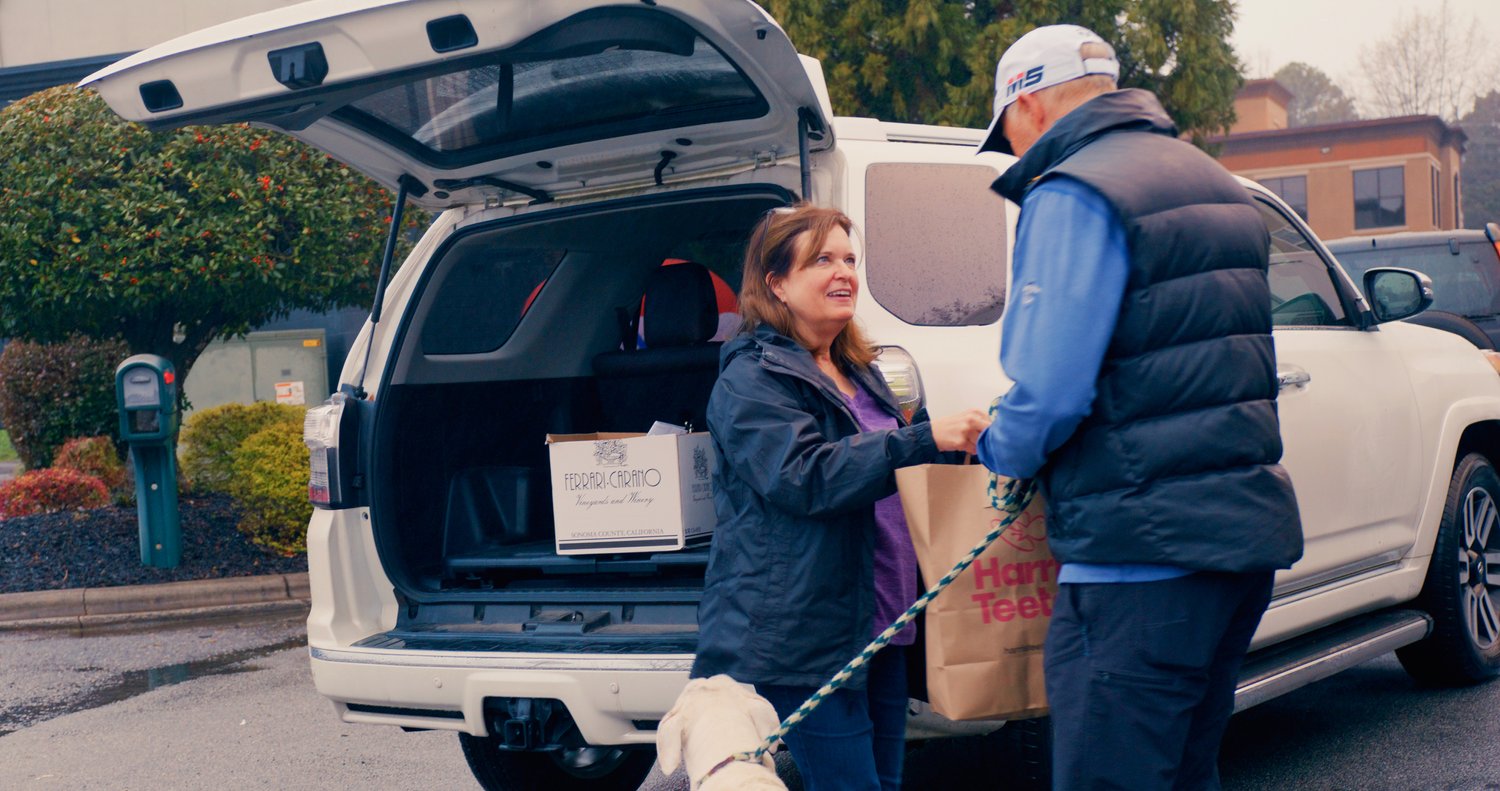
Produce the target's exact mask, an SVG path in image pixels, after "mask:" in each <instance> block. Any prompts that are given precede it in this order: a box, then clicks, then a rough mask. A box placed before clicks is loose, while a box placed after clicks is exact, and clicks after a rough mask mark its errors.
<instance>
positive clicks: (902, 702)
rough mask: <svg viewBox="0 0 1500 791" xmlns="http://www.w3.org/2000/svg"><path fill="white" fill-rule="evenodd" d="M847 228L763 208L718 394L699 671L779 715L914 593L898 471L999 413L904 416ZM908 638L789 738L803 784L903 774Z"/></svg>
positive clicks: (967, 444)
mask: <svg viewBox="0 0 1500 791" xmlns="http://www.w3.org/2000/svg"><path fill="white" fill-rule="evenodd" d="M853 230H854V224H853V222H852V221H851V220H850V219H849V217H848V216H846V215H845V214H844V213H843V212H841V211H838V210H837V209H830V208H820V207H817V206H813V205H810V204H806V203H803V204H798V205H796V206H793V207H791V208H789V209H788V208H781V209H774V210H772V211H770V212H767V213H766V214H765V215H764V216H763V217H762V218H761V220H760V222H759V223H758V224H757V225H756V228H755V230H754V231H753V232H752V233H751V235H750V241H749V244H748V245H747V247H746V251H745V266H744V280H743V284H742V286H741V291H740V313H741V316H742V318H743V319H744V323H743V325H742V327H741V331H740V335H739V336H737V337H736V338H734V339H733V340H731V341H729V342H728V343H726V344H725V345H724V349H723V351H722V352H721V354H720V360H721V362H720V374H719V380H718V382H717V383H716V384H715V385H714V390H713V394H712V396H710V398H709V403H708V425H709V430H710V432H711V433H712V434H713V438H714V446H715V449H716V451H717V455H718V458H719V460H720V465H719V470H718V472H717V474H716V475H715V481H716V483H717V485H718V486H719V490H718V492H717V493H716V495H715V498H714V510H715V512H716V514H717V517H718V526H717V528H716V531H715V534H714V545H713V552H712V554H711V555H710V556H709V562H708V570H707V573H706V577H705V588H704V592H703V599H702V604H701V605H700V607H699V610H698V634H699V639H698V645H697V656H696V658H695V660H694V663H693V670H692V675H693V676H694V677H697V678H705V677H708V676H713V675H717V674H719V673H726V674H728V675H729V676H731V677H733V678H734V679H735V680H736V681H739V682H741V683H748V684H754V685H755V687H756V691H757V692H758V693H760V694H761V695H762V696H764V697H765V698H766V699H768V700H769V701H771V703H772V705H773V706H775V707H776V710H777V714H778V715H779V716H782V717H785V716H786V715H788V714H789V713H790V712H791V711H792V710H793V709H795V708H797V706H799V705H800V704H801V703H802V702H803V701H804V700H806V699H807V698H808V696H809V695H811V694H812V692H813V691H814V690H815V689H816V688H817V686H818V685H820V684H821V683H823V681H825V680H826V679H827V678H828V677H830V676H832V675H833V673H834V672H835V671H837V670H838V669H839V668H840V667H841V666H842V665H843V663H844V662H845V661H846V660H847V659H848V658H849V657H850V656H853V655H854V654H855V653H857V652H858V651H859V649H860V648H861V647H862V646H863V645H864V644H865V642H866V641H868V640H869V639H870V637H871V636H873V635H874V634H876V633H878V632H880V631H881V630H883V629H884V627H885V625H886V624H888V623H890V622H891V621H892V620H894V619H895V618H896V616H898V615H900V614H901V613H902V612H903V611H904V610H905V609H906V608H907V607H908V606H909V605H910V604H911V603H912V601H914V600H915V599H916V596H917V571H916V569H917V564H916V553H915V552H914V550H913V549H912V544H911V537H910V535H909V534H908V532H907V528H906V519H905V517H904V515H903V514H902V510H901V503H900V495H898V494H896V493H895V490H896V485H895V479H894V475H893V473H894V471H895V469H896V468H898V467H905V466H910V465H914V464H923V463H929V462H935V461H938V460H939V453H940V452H943V451H953V450H965V451H969V452H973V450H974V440H975V438H976V437H977V436H978V434H979V432H980V431H982V430H983V429H984V427H985V426H986V425H987V424H988V420H986V419H985V418H984V416H983V415H982V414H981V413H980V412H978V411H977V410H969V411H968V412H964V413H960V414H958V415H953V416H950V417H945V418H940V419H938V420H935V421H933V422H931V423H921V422H919V423H915V424H911V425H908V424H907V422H906V419H905V418H904V417H903V415H902V412H901V410H900V408H899V407H898V405H897V403H896V399H895V397H894V396H893V395H892V394H891V390H890V388H889V387H887V386H886V383H885V381H884V379H882V377H880V376H879V375H877V374H876V372H875V371H874V370H873V368H872V366H871V361H872V360H873V358H874V350H873V349H872V348H871V347H870V344H869V342H868V341H866V340H865V338H864V334H863V333H862V332H861V330H860V328H859V325H858V324H857V323H856V321H855V320H854V308H855V304H856V303H857V301H858V297H859V280H858V277H857V267H858V264H859V258H858V255H857V254H856V252H855V250H854V245H853V242H852V240H851V232H852V231H853ZM747 626H748V628H747ZM915 637H916V635H915V630H913V629H908V630H906V631H903V632H901V633H900V634H898V635H896V637H895V638H893V639H892V641H891V646H892V647H891V648H889V649H887V650H885V651H883V652H881V653H880V654H878V655H877V656H876V657H875V658H874V660H873V661H872V662H871V665H870V670H869V673H868V676H867V677H866V678H865V679H864V680H863V682H862V685H863V687H864V688H862V689H847V688H846V689H840V690H838V691H837V692H835V693H834V695H833V697H834V698H836V699H837V700H838V701H839V702H840V705H835V706H822V707H820V708H818V709H817V710H816V711H815V712H813V713H812V715H810V716H809V718H808V720H807V722H806V724H805V726H804V727H802V728H799V729H798V730H794V731H792V732H791V733H790V734H788V735H787V737H786V744H787V746H788V747H789V748H790V749H791V751H792V755H793V757H794V758H795V759H796V761H797V766H798V768H799V769H800V770H801V773H802V777H803V780H804V782H805V783H806V785H807V787H808V788H810V789H818V788H829V787H847V786H845V785H842V784H839V783H838V782H837V781H838V779H839V778H841V777H842V778H844V779H847V780H849V781H851V783H853V784H855V785H859V786H860V787H876V786H879V787H883V788H892V787H895V786H897V785H899V783H900V777H901V761H902V753H903V749H904V747H903V744H904V734H905V730H906V706H907V695H906V692H907V690H906V655H905V652H904V650H903V649H902V648H901V647H900V646H905V645H910V644H911V643H912V642H913V641H914V640H915ZM812 734H817V735H812ZM829 734H842V735H829Z"/></svg>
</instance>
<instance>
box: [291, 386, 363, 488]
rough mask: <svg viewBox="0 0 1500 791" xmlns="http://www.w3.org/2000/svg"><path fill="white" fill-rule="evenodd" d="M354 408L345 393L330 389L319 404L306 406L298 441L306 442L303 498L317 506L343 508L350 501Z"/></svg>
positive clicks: (355, 411)
mask: <svg viewBox="0 0 1500 791" xmlns="http://www.w3.org/2000/svg"><path fill="white" fill-rule="evenodd" d="M356 415H357V409H356V408H355V406H354V403H353V401H352V399H351V398H350V397H349V395H348V394H346V393H334V394H333V396H331V397H330V398H329V399H328V400H327V401H324V402H323V404H322V405H321V406H316V407H313V408H312V409H309V410H307V418H306V419H305V420H304V421H303V423H302V442H303V443H304V444H306V445H307V451H308V461H309V462H310V465H311V467H312V473H311V475H310V476H309V477H308V481H307V499H308V500H309V501H310V502H312V504H313V506H315V507H317V508H347V507H349V506H352V505H355V502H354V492H353V488H354V480H353V479H354V475H353V474H352V473H351V472H350V470H349V468H350V467H352V464H353V462H354V453H355V449H354V447H353V445H354V441H355V436H356V434H355V432H354V422H355V419H356Z"/></svg>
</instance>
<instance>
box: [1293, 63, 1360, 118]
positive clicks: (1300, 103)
mask: <svg viewBox="0 0 1500 791" xmlns="http://www.w3.org/2000/svg"><path fill="white" fill-rule="evenodd" d="M1271 76H1272V77H1273V78H1274V79H1275V80H1276V81H1277V82H1279V83H1281V85H1282V87H1284V88H1286V89H1287V90H1288V91H1291V92H1292V101H1291V104H1289V105H1287V108H1286V110H1287V125H1288V126H1316V125H1318V124H1335V123H1338V122H1340V121H1353V120H1356V119H1358V118H1359V112H1358V111H1357V110H1355V109H1354V100H1353V99H1350V98H1349V95H1348V94H1346V93H1344V89H1343V88H1340V87H1339V86H1338V83H1336V82H1334V81H1333V80H1332V79H1331V78H1330V77H1329V76H1328V75H1327V74H1326V73H1324V72H1323V70H1322V69H1319V68H1318V67H1316V66H1309V65H1307V64H1306V63H1288V64H1286V65H1285V66H1282V67H1281V68H1279V69H1277V70H1276V73H1275V74H1273V75H1271Z"/></svg>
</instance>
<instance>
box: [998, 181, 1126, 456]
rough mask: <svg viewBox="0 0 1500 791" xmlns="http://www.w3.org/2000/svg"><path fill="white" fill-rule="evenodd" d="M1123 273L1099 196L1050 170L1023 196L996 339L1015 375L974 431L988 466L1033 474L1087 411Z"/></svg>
mask: <svg viewBox="0 0 1500 791" xmlns="http://www.w3.org/2000/svg"><path fill="white" fill-rule="evenodd" d="M1129 276H1130V252H1129V249H1128V248H1127V246H1126V244H1125V229H1124V227H1123V226H1122V225H1121V223H1120V220H1119V218H1118V217H1117V216H1116V215H1115V213H1114V210H1113V208H1112V207H1111V206H1110V205H1109V203H1108V202H1106V201H1105V199H1104V197H1103V196H1102V195H1100V194H1099V193H1098V192H1095V191H1094V190H1093V189H1090V188H1089V187H1087V186H1085V185H1084V184H1083V183H1082V182H1079V181H1076V180H1073V179H1068V178H1054V179H1050V180H1048V181H1044V182H1042V183H1041V184H1039V185H1037V186H1036V187H1035V188H1034V189H1033V190H1032V191H1031V192H1030V193H1029V194H1028V195H1027V196H1026V198H1025V202H1024V204H1023V207H1022V211H1021V219H1020V226H1019V228H1018V229H1017V231H1016V244H1015V260H1014V262H1013V263H1012V266H1011V288H1010V295H1009V300H1008V302H1009V304H1008V306H1007V307H1006V311H1005V318H1004V319H1003V320H1002V323H1001V327H1002V330H1003V332H1002V335H1001V339H1000V366H1001V367H1002V368H1004V369H1005V373H1006V375H1007V376H1008V377H1009V378H1010V379H1011V381H1013V382H1014V383H1015V384H1014V386H1013V387H1011V389H1010V390H1009V391H1007V392H1006V394H1005V395H1004V397H1002V398H1001V400H1000V404H999V408H998V410H997V412H996V415H995V422H994V423H992V424H991V425H990V427H989V429H987V430H986V431H985V432H984V434H983V435H982V436H981V437H980V438H979V448H978V450H979V460H980V462H982V463H983V464H984V466H986V467H988V468H990V469H991V470H992V471H994V472H997V473H999V474H1001V475H1006V476H1009V477H1012V478H1030V477H1032V476H1034V475H1036V473H1037V471H1038V470H1040V469H1041V467H1042V465H1043V463H1044V462H1045V461H1046V459H1047V454H1048V453H1051V452H1052V451H1053V450H1056V449H1057V447H1058V446H1060V445H1062V444H1063V442H1065V441H1067V439H1068V437H1069V436H1070V435H1071V434H1072V433H1073V430H1074V429H1076V428H1077V427H1078V424H1079V422H1081V421H1082V420H1083V419H1084V418H1085V417H1087V416H1088V414H1089V411H1090V410H1091V409H1092V407H1093V403H1094V395H1095V390H1094V384H1095V381H1096V380H1097V379H1098V376H1099V368H1100V365H1101V364H1102V363H1103V360H1104V352H1105V350H1106V349H1107V348H1108V346H1109V339H1110V336H1111V335H1113V333H1114V329H1115V322H1116V320H1117V319H1118V317H1119V313H1120V300H1121V299H1122V298H1123V297H1124V294H1125V283H1126V281H1127V279H1128V278H1129Z"/></svg>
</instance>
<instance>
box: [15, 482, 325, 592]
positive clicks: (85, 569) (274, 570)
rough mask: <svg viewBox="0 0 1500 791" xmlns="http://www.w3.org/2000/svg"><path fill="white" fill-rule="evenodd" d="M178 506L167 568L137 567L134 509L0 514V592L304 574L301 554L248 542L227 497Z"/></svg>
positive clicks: (197, 499)
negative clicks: (176, 535) (178, 555)
mask: <svg viewBox="0 0 1500 791" xmlns="http://www.w3.org/2000/svg"><path fill="white" fill-rule="evenodd" d="M178 511H179V513H180V515H181V523H182V562H181V563H180V564H178V566H177V567H176V568H171V569H159V568H152V567H148V566H143V565H141V547H140V533H139V529H138V527H137V522H136V510H135V507H134V506H130V507H120V506H111V507H109V508H96V509H93V510H90V511H70V512H65V513H58V514H42V515H39V516H22V517H16V518H13V519H0V593H15V592H18V591H38V590H54V589H59V588H95V587H101V586H107V585H145V584H151V583H157V582H178V581H181V580H201V579H217V578H220V577H242V576H247V575H252V574H285V573H292V572H298V571H307V558H306V557H303V556H298V557H294V558H283V557H280V556H277V555H273V554H271V553H269V552H267V551H266V550H264V549H261V548H260V547H257V546H256V545H254V544H252V543H250V539H249V538H247V537H245V535H243V534H242V533H240V532H239V531H238V530H236V529H235V523H237V522H238V521H239V514H238V513H236V512H235V508H234V504H233V502H232V501H231V500H230V499H229V498H228V497H226V496H222V495H214V496H207V497H191V498H184V499H183V500H182V501H181V502H180V503H179V504H178Z"/></svg>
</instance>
